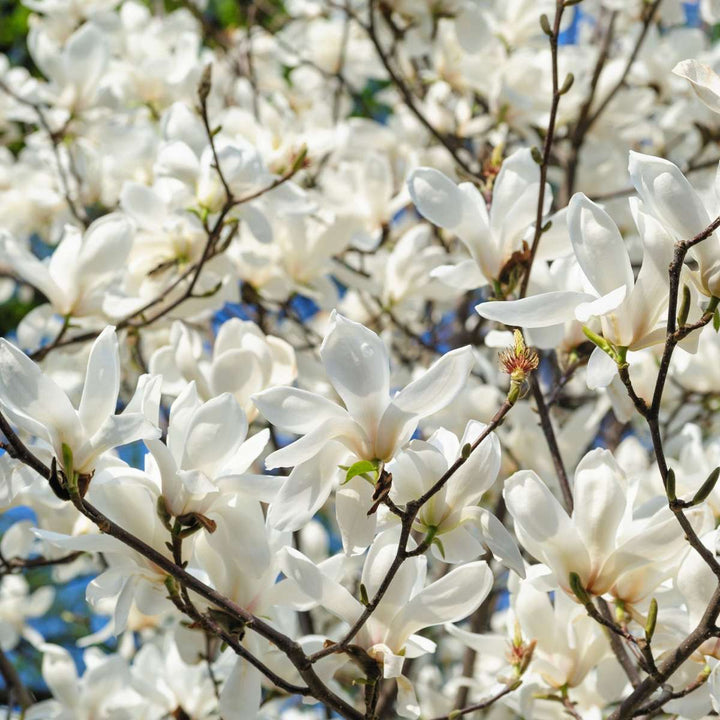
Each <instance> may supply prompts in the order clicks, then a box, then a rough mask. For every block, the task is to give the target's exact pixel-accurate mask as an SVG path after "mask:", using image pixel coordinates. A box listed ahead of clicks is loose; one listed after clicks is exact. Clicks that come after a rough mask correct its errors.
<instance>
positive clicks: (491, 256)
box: [408, 149, 557, 290]
mask: <svg viewBox="0 0 720 720" xmlns="http://www.w3.org/2000/svg"><path fill="white" fill-rule="evenodd" d="M539 186H540V169H539V167H538V165H537V163H536V162H535V161H534V160H533V159H532V157H531V155H530V151H529V150H527V149H522V150H518V151H516V152H515V153H513V154H512V155H511V156H510V157H508V158H507V160H505V161H504V162H503V164H502V167H501V169H500V172H499V174H498V176H497V179H496V180H495V185H494V189H493V201H492V205H491V208H490V212H489V213H488V210H487V206H486V203H485V198H484V197H483V196H482V194H481V193H480V191H479V190H478V189H477V188H476V187H475V185H473V184H472V183H461V184H460V185H456V184H455V183H454V182H453V181H452V180H450V178H448V177H447V176H445V175H444V174H443V173H441V172H440V171H439V170H434V169H433V168H423V167H421V168H417V169H416V170H414V171H413V172H412V174H411V175H410V177H409V178H408V189H409V190H410V196H411V197H412V199H413V202H414V203H415V207H416V208H417V209H418V212H420V214H421V215H422V216H423V217H424V218H426V219H427V220H429V221H430V222H431V223H433V225H437V226H438V227H441V228H445V229H446V230H450V231H451V232H453V233H454V234H455V235H457V237H458V238H459V239H460V240H461V241H462V242H463V244H464V245H465V246H466V247H467V249H468V251H469V252H470V255H471V257H472V260H465V261H463V262H461V263H459V264H458V265H455V266H445V267H442V268H438V269H437V270H435V271H434V274H435V276H436V277H439V278H441V279H442V280H443V281H444V282H446V283H448V284H450V285H453V286H454V287H461V288H467V289H473V290H474V289H475V288H477V287H480V286H482V285H486V284H488V283H492V282H494V281H500V280H501V279H502V276H503V272H507V271H508V270H509V268H508V263H510V261H511V258H512V256H513V253H516V252H520V251H522V248H523V245H522V243H523V240H524V239H525V238H526V235H527V232H528V230H529V228H530V227H531V225H532V224H533V223H534V222H535V217H536V213H537V197H538V190H539ZM545 201H546V208H545V211H547V210H548V209H549V207H550V203H551V202H552V191H551V190H550V187H549V186H548V187H547V188H546V192H545ZM555 252H557V248H553V247H551V246H550V245H546V246H544V247H542V257H545V258H547V257H551V256H552V255H553V254H554V253H555Z"/></svg>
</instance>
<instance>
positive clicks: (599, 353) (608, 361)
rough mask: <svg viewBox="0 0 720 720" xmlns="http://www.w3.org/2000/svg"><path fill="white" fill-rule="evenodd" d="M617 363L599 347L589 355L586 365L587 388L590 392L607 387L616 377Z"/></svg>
mask: <svg viewBox="0 0 720 720" xmlns="http://www.w3.org/2000/svg"><path fill="white" fill-rule="evenodd" d="M617 371H618V367H617V363H616V362H615V361H614V360H613V359H612V358H611V357H610V356H609V355H608V354H607V353H606V352H605V351H604V350H601V349H600V348H599V347H596V348H595V349H594V350H593V351H592V353H591V354H590V359H589V360H588V364H587V376H586V380H587V386H588V387H589V388H590V389H591V390H597V388H604V387H607V386H608V385H609V384H610V383H611V382H612V381H613V378H614V377H615V376H616V375H617Z"/></svg>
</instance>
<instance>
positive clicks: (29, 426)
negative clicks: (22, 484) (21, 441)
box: [0, 338, 83, 454]
mask: <svg viewBox="0 0 720 720" xmlns="http://www.w3.org/2000/svg"><path fill="white" fill-rule="evenodd" d="M0 402H1V403H2V405H3V407H5V409H6V410H7V411H8V413H9V415H11V420H13V421H14V422H15V423H17V424H18V425H19V426H20V427H22V428H23V429H25V430H27V431H28V432H29V433H31V434H33V435H36V436H38V437H43V438H47V439H51V440H52V442H53V445H54V446H55V452H56V453H57V454H61V452H62V451H61V448H60V442H61V441H60V437H62V438H63V440H64V441H65V442H68V443H70V444H73V445H74V444H76V443H78V444H79V443H80V442H81V438H82V435H83V433H82V427H81V424H80V419H79V418H78V415H77V413H76V412H75V408H73V406H72V405H71V403H70V400H69V399H68V396H67V395H66V394H65V393H64V392H63V391H62V390H61V389H60V388H59V387H58V386H57V385H56V384H55V383H54V382H53V381H52V380H51V379H50V378H48V377H46V376H45V375H44V374H43V372H42V371H41V370H40V368H39V367H38V366H37V365H36V364H35V363H34V362H33V361H32V360H30V358H29V357H28V356H27V355H25V353H24V352H22V351H21V350H19V349H18V348H16V347H15V346H14V345H12V344H11V343H9V342H8V341H7V340H5V339H4V338H0Z"/></svg>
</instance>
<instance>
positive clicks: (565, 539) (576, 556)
mask: <svg viewBox="0 0 720 720" xmlns="http://www.w3.org/2000/svg"><path fill="white" fill-rule="evenodd" d="M503 497H504V498H505V502H506V504H507V508H508V511H509V512H510V514H511V515H512V517H513V520H514V521H515V535H516V536H517V538H518V540H520V543H521V544H522V545H523V547H524V548H525V549H526V550H527V551H528V552H529V553H530V554H531V555H533V556H534V557H535V558H537V559H538V560H541V561H542V562H544V563H545V564H546V565H548V566H549V567H550V569H551V570H552V571H553V572H554V573H555V575H556V579H557V582H558V583H559V584H560V585H562V586H563V587H564V588H568V583H569V576H570V573H571V572H577V573H578V574H579V575H580V577H581V578H583V579H586V578H587V577H588V575H589V571H590V558H589V555H588V553H587V550H586V548H585V545H584V544H583V542H582V539H581V537H580V534H579V533H578V530H577V528H576V527H575V525H574V524H573V523H572V521H571V520H570V518H569V517H568V514H567V513H566V512H565V510H564V509H563V508H562V507H561V505H560V503H559V502H558V501H557V499H556V498H555V496H554V495H553V494H552V493H551V492H550V490H549V489H548V488H547V486H546V485H545V483H543V482H542V480H540V478H539V477H538V476H537V475H536V474H535V473H534V472H532V471H531V470H521V471H519V472H516V473H515V474H514V475H512V476H511V477H510V478H508V480H507V481H506V483H505V489H504V491H503Z"/></svg>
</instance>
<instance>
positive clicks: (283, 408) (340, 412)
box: [251, 387, 348, 435]
mask: <svg viewBox="0 0 720 720" xmlns="http://www.w3.org/2000/svg"><path fill="white" fill-rule="evenodd" d="M251 399H252V401H253V403H254V404H255V407H256V408H257V409H258V410H259V411H260V412H261V413H262V415H263V417H265V419H266V420H268V421H269V422H271V423H272V424H273V425H275V426H277V427H279V428H282V429H283V430H288V431H289V432H293V433H297V434H298V435H300V434H304V433H308V432H310V431H311V430H312V429H313V428H316V427H317V426H318V424H319V423H322V422H325V421H326V420H332V419H338V420H340V419H343V420H346V419H348V413H347V410H345V409H344V408H341V407H340V406H339V405H338V404H337V403H334V402H332V401H331V400H328V399H327V398H324V397H323V396H322V395H318V394H317V393H312V392H309V391H307V390H301V389H300V388H293V387H275V388H269V389H268V390H264V391H263V392H261V393H258V394H257V395H253V396H252V398H251Z"/></svg>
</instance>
